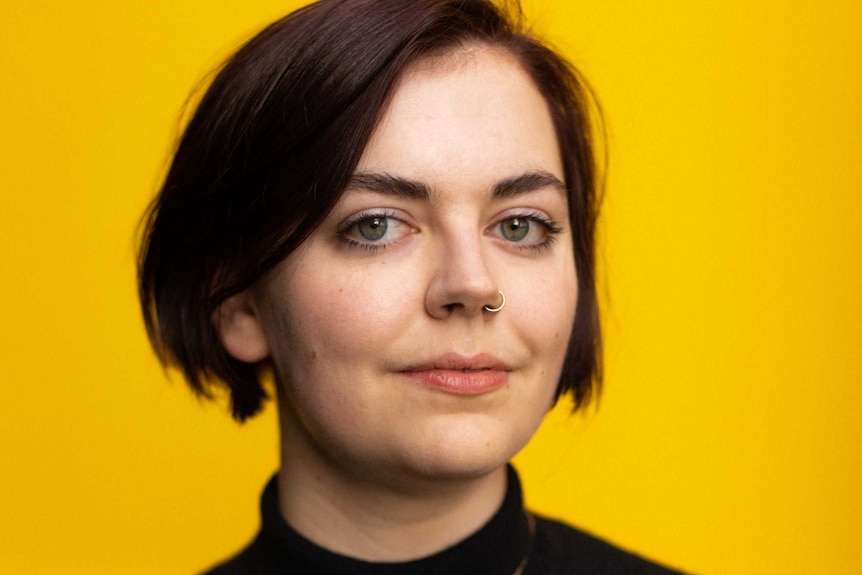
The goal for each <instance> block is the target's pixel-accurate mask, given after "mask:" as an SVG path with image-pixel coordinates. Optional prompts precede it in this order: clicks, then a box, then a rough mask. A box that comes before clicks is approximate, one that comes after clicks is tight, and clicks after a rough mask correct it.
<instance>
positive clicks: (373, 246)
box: [336, 211, 563, 254]
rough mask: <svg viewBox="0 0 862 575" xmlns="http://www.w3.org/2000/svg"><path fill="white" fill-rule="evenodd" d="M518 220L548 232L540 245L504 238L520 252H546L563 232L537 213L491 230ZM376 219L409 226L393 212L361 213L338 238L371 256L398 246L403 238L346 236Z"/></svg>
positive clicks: (346, 224)
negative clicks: (382, 240)
mask: <svg viewBox="0 0 862 575" xmlns="http://www.w3.org/2000/svg"><path fill="white" fill-rule="evenodd" d="M517 218H523V219H526V220H529V221H531V222H535V223H537V224H539V225H540V226H542V228H543V229H544V230H545V232H546V234H545V237H544V239H543V240H542V241H541V242H540V243H538V244H530V245H520V244H519V243H518V242H513V241H510V240H506V239H505V238H502V239H503V241H504V242H506V243H507V244H510V245H512V246H514V247H515V248H517V249H518V250H519V251H523V250H531V251H533V252H536V253H539V252H542V251H544V250H547V249H549V248H550V247H551V246H552V245H554V243H555V242H556V241H557V238H556V235H557V234H559V233H561V232H562V231H563V229H562V228H561V227H560V226H559V224H557V222H556V221H554V220H553V219H551V218H549V217H547V216H545V215H544V214H543V213H541V212H535V211H527V212H522V213H513V214H509V215H507V216H506V217H505V218H502V219H500V220H498V221H497V222H495V223H494V225H493V226H492V227H491V229H495V228H497V227H499V226H501V225H502V224H503V223H504V222H506V221H509V220H513V219H517ZM374 219H382V220H387V221H392V220H394V221H397V222H398V223H399V224H400V225H405V226H406V225H409V224H407V223H405V222H404V221H403V220H401V219H400V218H398V217H397V214H396V213H395V212H392V211H372V212H360V213H358V214H356V215H354V216H351V217H350V218H347V219H346V220H344V222H342V224H341V225H340V226H338V229H337V230H336V232H337V233H338V237H339V238H340V240H341V241H342V242H343V243H344V245H345V246H346V247H347V248H348V249H361V250H364V251H366V252H368V253H370V254H375V253H377V252H378V251H380V250H385V249H386V248H387V247H388V246H390V245H394V244H397V243H398V242H399V241H401V238H397V239H394V240H391V241H388V242H385V243H372V242H363V241H360V240H355V239H351V238H348V237H347V236H346V234H347V232H348V231H350V230H351V229H352V228H353V227H354V226H357V225H359V224H361V223H362V222H365V221H368V220H374Z"/></svg>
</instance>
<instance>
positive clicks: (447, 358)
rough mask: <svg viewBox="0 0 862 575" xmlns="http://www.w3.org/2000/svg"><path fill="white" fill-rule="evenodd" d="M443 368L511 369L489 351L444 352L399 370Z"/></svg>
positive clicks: (467, 369) (454, 369)
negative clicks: (473, 353) (470, 353)
mask: <svg viewBox="0 0 862 575" xmlns="http://www.w3.org/2000/svg"><path fill="white" fill-rule="evenodd" d="M434 369H444V370H452V371H480V370H498V371H511V369H512V368H511V367H510V366H509V365H508V364H507V363H506V362H504V361H503V360H501V359H499V358H497V357H496V356H494V355H492V354H490V353H479V354H476V355H462V354H460V353H454V352H450V353H444V354H442V355H438V356H435V357H432V358H429V359H426V360H422V361H419V362H417V363H414V364H411V365H409V366H408V367H407V368H406V369H403V370H401V371H405V372H416V371H430V370H434Z"/></svg>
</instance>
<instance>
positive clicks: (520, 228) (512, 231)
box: [502, 218, 530, 242]
mask: <svg viewBox="0 0 862 575" xmlns="http://www.w3.org/2000/svg"><path fill="white" fill-rule="evenodd" d="M502 228H503V237H505V238H506V239H507V240H509V241H512V242H519V241H521V240H523V239H524V238H525V237H527V232H529V231H530V221H529V220H526V219H524V218H511V219H508V220H506V221H504V222H503V224H502Z"/></svg>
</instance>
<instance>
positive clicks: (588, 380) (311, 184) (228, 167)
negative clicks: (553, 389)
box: [138, 0, 602, 421]
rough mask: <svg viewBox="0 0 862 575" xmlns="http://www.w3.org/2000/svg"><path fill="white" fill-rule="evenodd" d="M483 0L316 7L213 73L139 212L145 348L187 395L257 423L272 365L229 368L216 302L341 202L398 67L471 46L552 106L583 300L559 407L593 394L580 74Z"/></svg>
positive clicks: (597, 347) (510, 13)
mask: <svg viewBox="0 0 862 575" xmlns="http://www.w3.org/2000/svg"><path fill="white" fill-rule="evenodd" d="M512 4H513V5H508V7H507V6H500V5H498V4H495V3H494V2H493V0H320V1H319V2H316V3H314V4H312V5H310V6H307V7H305V8H301V9H299V10H297V11H295V12H293V13H291V14H289V15H288V16H286V17H284V18H283V19H281V20H278V21H277V22H275V23H273V24H271V25H270V26H268V27H267V28H265V29H264V30H263V31H262V32H260V33H259V34H258V35H257V36H255V37H254V38H252V39H251V40H250V41H249V42H248V43H246V44H245V45H244V46H243V47H242V48H240V49H239V50H238V51H237V52H236V53H235V54H234V55H233V56H232V57H231V58H230V59H228V61H227V62H226V63H225V64H224V65H223V67H222V68H221V69H220V71H219V72H218V74H217V75H216V76H215V78H214V80H213V81H212V83H211V85H210V86H209V88H208V89H207V91H206V93H205V94H204V96H203V98H202V100H201V101H200V103H199V105H198V106H197V109H196V111H195V112H194V115H193V116H192V118H191V120H190V121H189V123H188V125H187V127H186V128H185V131H184V133H183V135H182V138H181V139H180V142H179V145H178V147H177V150H176V152H175V154H174V156H173V161H172V163H171V166H170V169H169V170H168V174H167V176H166V179H165V181H164V184H163V186H162V188H161V190H160V192H159V194H158V196H157V197H156V198H155V200H154V201H153V203H152V204H151V206H150V208H149V210H148V212H147V213H146V214H145V217H144V220H143V222H142V225H143V228H142V229H143V237H142V242H141V248H140V254H139V266H138V290H139V296H140V300H141V307H142V310H143V315H144V321H145V323H146V327H147V332H148V334H149V337H150V341H151V342H152V345H153V347H154V349H155V351H156V353H157V355H158V356H159V358H160V359H161V361H162V362H163V364H165V365H174V366H176V367H178V368H179V369H180V370H181V371H182V372H183V373H184V375H185V377H186V379H187V380H188V383H189V385H190V386H191V387H192V389H194V390H195V391H196V392H197V393H199V394H201V395H204V396H207V397H210V396H211V395H212V389H213V387H212V386H219V385H223V386H226V387H227V388H228V390H229V391H230V399H231V407H232V412H233V416H234V418H236V419H237V420H239V421H243V420H245V419H246V418H248V417H250V416H252V415H254V414H256V413H257V412H258V411H260V409H261V407H262V404H263V401H264V400H265V399H266V398H267V395H268V394H267V392H266V390H265V389H264V385H263V382H262V377H263V375H264V374H265V372H266V370H267V369H268V368H269V362H266V361H265V362H261V363H257V364H250V363H245V362H242V361H239V360H237V359H235V358H233V357H232V356H230V355H229V354H228V353H227V351H226V350H225V349H224V347H223V346H222V344H221V341H220V338H219V334H218V331H217V328H216V325H215V323H214V315H215V314H216V312H217V310H218V308H219V306H220V304H221V303H222V302H224V301H225V300H226V299H227V298H229V297H230V296H232V295H235V294H237V293H239V292H242V291H243V290H245V289H247V288H249V287H251V286H252V285H253V284H255V283H256V282H257V281H258V280H259V279H260V278H261V277H262V276H263V275H264V274H266V273H267V272H269V271H270V270H272V269H273V268H274V267H275V266H276V265H277V264H278V263H279V262H281V261H282V260H284V258H286V257H287V256H288V255H289V254H290V253H291V252H293V250H295V249H296V248H297V247H298V246H299V245H300V244H302V242H303V240H305V239H306V238H307V237H308V236H309V235H310V234H311V233H312V232H313V231H314V230H315V229H316V228H317V226H318V225H320V223H321V222H322V221H323V219H324V218H325V217H326V216H327V214H328V213H329V212H330V210H332V208H333V207H334V205H335V204H336V202H337V201H338V199H339V198H340V197H341V194H342V193H343V191H344V189H345V187H346V185H347V183H348V180H349V178H350V177H351V175H352V174H353V172H354V170H355V169H356V166H357V163H358V161H359V158H360V156H361V155H362V152H363V150H364V149H365V146H366V144H367V143H368V141H369V138H370V136H371V134H372V132H373V130H374V128H375V125H376V123H377V121H378V118H379V117H380V115H381V112H382V110H383V108H384V107H385V105H386V104H387V102H388V100H389V99H390V97H391V96H392V92H393V89H394V86H395V84H396V81H397V80H398V78H399V76H400V74H401V73H402V71H403V70H404V69H405V67H406V66H407V65H408V64H410V63H411V62H414V61H416V60H417V59H418V58H421V57H422V56H423V55H429V54H432V53H435V54H439V53H440V52H441V51H445V50H446V49H449V48H454V47H457V46H459V45H465V44H469V43H484V44H488V45H492V46H496V47H501V48H503V49H506V50H508V51H509V52H510V53H511V54H513V55H514V56H515V57H516V58H517V59H518V60H519V61H520V63H521V65H522V66H523V67H524V69H525V70H526V71H527V72H528V74H529V75H530V76H531V77H532V79H533V80H534V81H535V83H536V85H537V87H538V89H539V90H540V92H541V93H542V95H543V96H544V98H545V100H546V101H547V103H548V107H549V110H550V113H551V118H552V120H553V123H554V126H555V128H556V133H557V138H558V140H559V146H560V150H561V155H562V160H563V166H564V170H565V174H564V175H565V183H566V186H567V188H568V200H569V215H570V220H571V229H572V241H573V245H574V254H575V263H576V267H577V272H578V300H577V308H576V315H575V320H574V327H573V332H572V336H571V340H570V342H569V349H568V353H567V356H566V359H565V363H564V366H563V370H562V375H561V378H560V382H559V384H558V387H557V397H559V396H560V395H561V394H564V393H571V395H572V397H573V399H574V404H575V407H576V408H577V407H580V406H582V405H584V404H586V403H587V401H588V400H589V399H590V397H591V396H592V395H593V394H594V393H596V392H598V391H599V389H600V387H601V372H602V369H601V331H600V325H599V313H598V302H597V299H596V285H595V262H594V241H595V240H594V237H595V228H596V219H597V217H598V206H599V203H600V199H601V198H600V193H599V187H600V186H599V185H598V184H597V181H598V179H599V176H598V174H597V169H596V159H595V152H594V147H593V146H594V142H593V133H594V132H593V128H592V127H591V121H590V118H591V116H592V114H593V113H594V112H596V111H597V104H596V102H595V99H594V98H593V97H592V95H591V92H590V90H589V88H588V87H587V85H586V83H585V82H584V80H583V79H582V78H581V76H580V75H579V73H578V72H577V71H576V70H575V69H574V68H573V67H572V66H571V65H570V64H569V63H568V62H566V61H565V60H564V59H563V58H562V57H561V56H559V55H558V54H557V53H555V52H554V51H553V50H551V49H550V48H548V47H547V46H546V45H544V44H542V43H540V42H539V41H538V40H536V39H535V38H533V37H532V36H531V35H530V34H529V33H528V32H527V31H526V30H525V29H524V28H523V25H522V21H521V13H520V7H519V6H518V5H517V3H516V2H514V3H512Z"/></svg>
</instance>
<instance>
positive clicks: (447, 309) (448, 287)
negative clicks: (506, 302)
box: [425, 232, 500, 319]
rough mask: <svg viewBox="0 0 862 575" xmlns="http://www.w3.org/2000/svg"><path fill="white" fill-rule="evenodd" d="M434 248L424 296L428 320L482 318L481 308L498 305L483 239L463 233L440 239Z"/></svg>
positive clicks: (488, 247) (484, 239) (498, 291)
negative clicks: (454, 315) (464, 317)
mask: <svg viewBox="0 0 862 575" xmlns="http://www.w3.org/2000/svg"><path fill="white" fill-rule="evenodd" d="M435 248H436V249H435V255H434V257H433V258H432V259H433V262H434V269H433V272H432V273H433V275H432V278H431V281H430V282H429V284H428V290H427V292H426V294H425V307H426V309H427V310H428V313H429V314H430V315H431V316H432V317H434V318H437V319H446V318H448V317H450V316H452V315H453V314H463V315H465V316H476V315H482V313H483V312H484V308H485V306H489V307H492V308H493V307H497V306H498V305H499V303H500V288H499V286H498V283H497V280H496V278H495V275H494V273H493V270H492V269H491V268H490V267H489V261H488V257H487V253H486V252H487V251H488V250H489V249H492V248H491V246H489V245H488V241H487V238H485V237H483V236H482V235H481V234H478V233H475V232H473V233H463V234H458V235H457V236H455V237H452V238H448V239H441V240H440V242H439V243H438V245H437V246H435ZM486 315H488V314H486ZM491 315H493V314H491Z"/></svg>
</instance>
